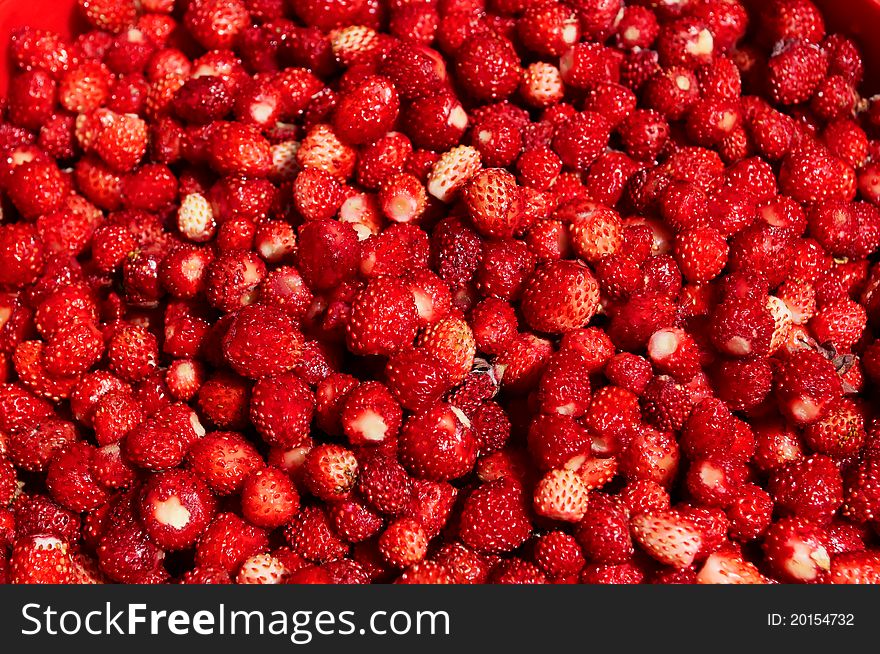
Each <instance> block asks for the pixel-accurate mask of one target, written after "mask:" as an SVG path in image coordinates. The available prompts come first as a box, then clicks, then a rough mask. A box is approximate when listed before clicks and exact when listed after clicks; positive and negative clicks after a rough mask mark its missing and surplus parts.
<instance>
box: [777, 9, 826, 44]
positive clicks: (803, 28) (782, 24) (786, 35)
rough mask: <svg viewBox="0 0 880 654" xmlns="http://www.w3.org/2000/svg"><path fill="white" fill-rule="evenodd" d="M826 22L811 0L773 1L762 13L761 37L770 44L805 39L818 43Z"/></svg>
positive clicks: (823, 33)
mask: <svg viewBox="0 0 880 654" xmlns="http://www.w3.org/2000/svg"><path fill="white" fill-rule="evenodd" d="M823 36H825V21H824V19H823V18H822V14H821V13H820V11H819V8H818V7H817V6H816V5H815V4H813V2H811V0H773V2H770V3H769V4H768V5H767V6H766V7H764V8H763V10H762V12H761V37H762V38H763V39H764V40H766V41H767V42H768V43H775V42H777V41H783V40H786V39H804V40H805V41H809V42H812V43H818V42H820V41H821V40H822V37H823Z"/></svg>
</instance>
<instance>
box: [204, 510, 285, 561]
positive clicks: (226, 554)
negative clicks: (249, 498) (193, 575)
mask: <svg viewBox="0 0 880 654" xmlns="http://www.w3.org/2000/svg"><path fill="white" fill-rule="evenodd" d="M267 547H268V539H267V538H266V534H265V532H264V531H263V530H262V529H259V528H257V527H254V526H253V525H251V524H248V523H247V522H245V521H244V520H242V519H241V518H239V517H238V516H236V515H234V514H232V513H218V514H217V515H216V516H215V517H214V519H213V520H212V521H211V524H210V525H208V528H207V529H206V530H205V533H204V534H202V537H201V538H200V539H199V542H198V544H197V545H196V554H195V560H196V565H198V566H201V567H206V568H213V567H216V568H219V569H221V570H225V571H227V572H233V571H235V570H237V569H238V568H239V566H241V564H242V563H244V562H245V561H246V560H247V559H248V558H250V557H251V556H254V555H255V554H259V553H260V552H263V551H265V550H266V548H267Z"/></svg>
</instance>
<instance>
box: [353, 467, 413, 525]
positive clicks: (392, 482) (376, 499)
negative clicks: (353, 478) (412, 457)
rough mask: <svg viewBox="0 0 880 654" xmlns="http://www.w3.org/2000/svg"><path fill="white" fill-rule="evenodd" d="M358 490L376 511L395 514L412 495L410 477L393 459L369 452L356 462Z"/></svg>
mask: <svg viewBox="0 0 880 654" xmlns="http://www.w3.org/2000/svg"><path fill="white" fill-rule="evenodd" d="M358 491H359V492H360V493H361V495H362V496H363V497H364V499H365V500H366V501H367V503H368V504H369V505H370V506H371V507H372V508H374V509H375V510H377V511H379V512H380V513H383V514H386V515H396V514H399V513H402V512H403V511H404V509H405V508H406V507H407V506H408V504H409V502H410V500H411V498H412V492H413V488H412V479H411V478H410V476H409V474H408V473H407V472H406V470H404V469H403V467H402V466H401V465H400V464H399V463H398V462H397V461H396V459H392V458H390V457H386V456H383V455H381V454H376V455H368V456H366V457H364V458H363V459H361V460H360V461H359V474H358Z"/></svg>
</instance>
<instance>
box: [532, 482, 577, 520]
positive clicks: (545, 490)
mask: <svg viewBox="0 0 880 654" xmlns="http://www.w3.org/2000/svg"><path fill="white" fill-rule="evenodd" d="M588 496H589V489H588V488H587V485H586V484H585V483H584V482H583V481H582V480H581V478H580V476H579V475H578V473H577V472H574V471H572V470H561V469H555V470H550V471H548V472H547V473H545V475H544V476H543V477H542V478H541V480H540V481H539V482H538V484H537V486H536V487H535V491H534V497H533V502H534V506H535V512H536V513H537V514H538V515H541V516H544V517H546V518H550V519H552V520H562V521H565V522H578V521H580V519H581V518H583V517H584V513H585V512H586V510H587V504H588Z"/></svg>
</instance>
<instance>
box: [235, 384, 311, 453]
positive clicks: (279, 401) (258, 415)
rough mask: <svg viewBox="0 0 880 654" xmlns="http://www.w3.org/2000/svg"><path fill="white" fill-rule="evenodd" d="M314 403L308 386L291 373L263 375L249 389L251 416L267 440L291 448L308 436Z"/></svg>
mask: <svg viewBox="0 0 880 654" xmlns="http://www.w3.org/2000/svg"><path fill="white" fill-rule="evenodd" d="M314 406H315V399H314V395H313V393H312V391H311V389H310V388H309V387H308V386H307V385H306V384H305V383H304V382H303V381H302V380H301V379H300V378H299V377H297V376H296V375H294V374H293V373H285V374H281V375H274V376H271V377H264V378H263V379H261V380H259V381H258V382H257V383H256V384H254V386H253V388H252V390H251V399H250V419H251V421H252V423H253V424H254V426H255V427H256V429H257V431H258V432H259V434H260V436H262V438H263V440H264V441H265V442H266V443H268V444H270V445H276V446H286V447H290V446H294V445H297V444H299V443H301V442H302V441H303V439H304V438H305V437H306V436H308V427H309V423H310V422H311V419H312V414H313V411H314Z"/></svg>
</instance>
